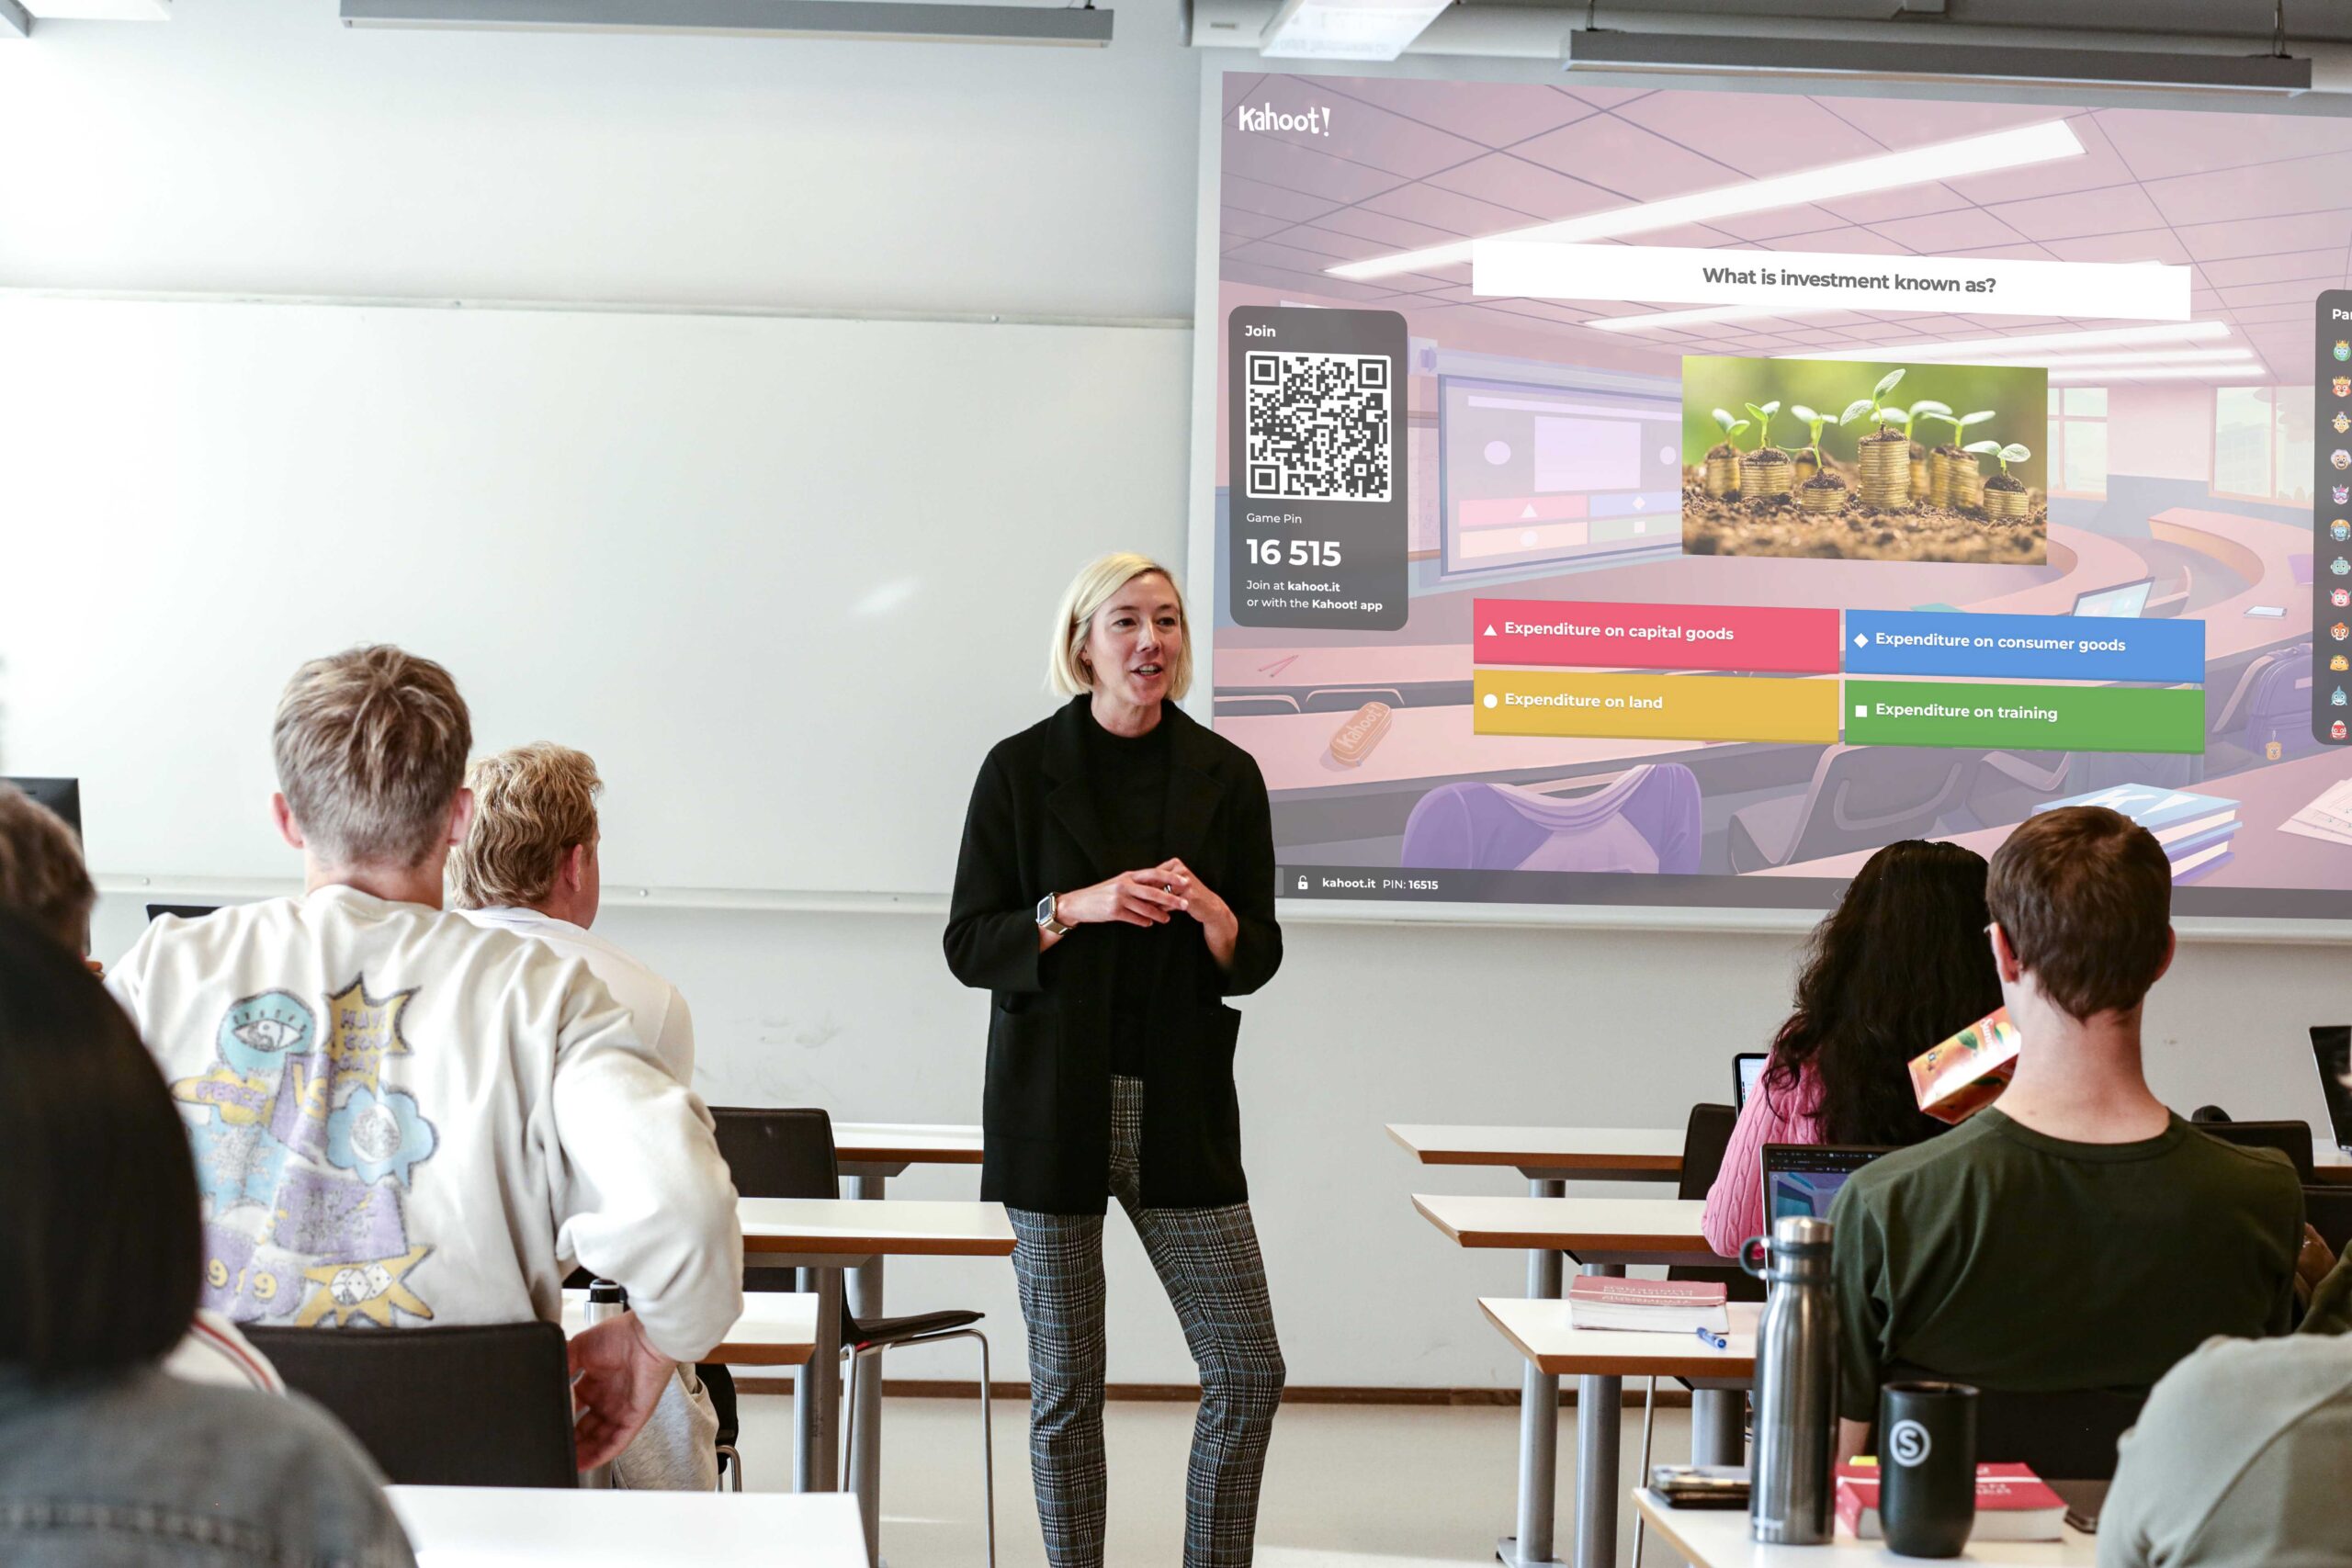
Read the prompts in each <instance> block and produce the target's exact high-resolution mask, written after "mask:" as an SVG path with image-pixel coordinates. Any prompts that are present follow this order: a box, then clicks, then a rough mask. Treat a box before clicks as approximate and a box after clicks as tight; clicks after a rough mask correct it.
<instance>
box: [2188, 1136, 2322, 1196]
mask: <svg viewBox="0 0 2352 1568" xmlns="http://www.w3.org/2000/svg"><path fill="white" fill-rule="evenodd" d="M2197 1130H2198V1131H2199V1132H2200V1133H2203V1134H2206V1135H2207V1136H2209V1137H2214V1138H2219V1139H2221V1140H2222V1142H2223V1143H2229V1144H2242V1145H2245V1146H2246V1147H2248V1148H2255V1149H2277V1150H2278V1152H2279V1153H2280V1154H2282V1155H2285V1156H2287V1157H2288V1158H2289V1159H2290V1160H2292V1161H2294V1162H2295V1175H2296V1176H2297V1177H2298V1178H2299V1179H2301V1180H2303V1181H2305V1182H2308V1181H2310V1180H2311V1179H2312V1169H2313V1167H2312V1125H2311V1123H2310V1122H2198V1123H2197Z"/></svg>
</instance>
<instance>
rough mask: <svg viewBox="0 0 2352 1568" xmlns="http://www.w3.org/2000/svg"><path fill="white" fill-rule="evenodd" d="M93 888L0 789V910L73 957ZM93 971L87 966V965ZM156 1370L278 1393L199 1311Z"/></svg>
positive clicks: (230, 1335)
mask: <svg viewBox="0 0 2352 1568" xmlns="http://www.w3.org/2000/svg"><path fill="white" fill-rule="evenodd" d="M97 901H98V890H97V889H96V887H94V886H91V885H90V874H89V872H88V870H87V869H86V868H85V867H84V865H83V864H82V846H81V845H79V844H77V843H75V842H74V829H71V828H69V827H67V826H66V825H65V821H64V818H61V817H59V816H58V815H57V814H56V813H55V812H53V811H51V810H50V809H49V808H48V807H44V806H42V805H40V804H39V803H38V802H36V801H34V800H32V799H31V798H30V797H28V795H25V793H24V792H23V791H21V790H19V789H17V787H16V786H15V785H14V784H6V783H0V909H10V910H14V911H15V912H16V913H17V914H18V915H20V916H23V917H24V918H25V919H28V920H30V921H31V922H32V923H33V925H34V926H35V928H37V929H38V930H40V931H45V932H47V933H48V934H49V935H50V936H51V937H52V938H54V939H55V940H56V942H58V944H59V945H60V946H62V947H63V948H64V949H65V950H66V951H67V952H69V953H74V954H75V955H77V956H78V955H79V954H80V953H82V952H83V950H84V949H85V947H87V946H88V945H89V931H90V909H91V908H92V906H94V905H95V904H96V903H97ZM93 967H95V965H93ZM164 1371H167V1372H169V1373H171V1374H172V1375H173V1376H174V1377H180V1378H187V1379H190V1380H192V1381H194V1382H217V1383H222V1384H226V1385H227V1386H229V1387H232V1388H257V1389H260V1390H261V1391H262V1392H263V1393H284V1392H285V1391H286V1385H285V1384H284V1383H282V1382H279V1381H278V1378H277V1369H276V1368H275V1367H272V1366H271V1365H270V1364H269V1361H268V1359H267V1358H266V1357H265V1356H263V1355H262V1353H261V1352H260V1351H258V1350H256V1349H254V1348H253V1346H252V1345H251V1344H249V1343H247V1342H246V1339H245V1337H244V1336H243V1335H242V1334H240V1333H238V1332H237V1325H235V1324H233V1323H231V1322H230V1321H229V1320H228V1319H227V1318H225V1317H222V1316H221V1315H220V1314H219V1313H217V1312H211V1311H199V1312H198V1314H196V1321H195V1322H193V1323H192V1324H190V1325H188V1331H187V1335H186V1336H185V1337H182V1338H181V1340H180V1342H179V1345H178V1347H177V1348H175V1349H174V1350H173V1351H172V1353H171V1354H170V1355H169V1356H167V1357H165V1358H164Z"/></svg>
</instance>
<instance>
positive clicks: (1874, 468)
mask: <svg viewBox="0 0 2352 1568" xmlns="http://www.w3.org/2000/svg"><path fill="white" fill-rule="evenodd" d="M1861 455H1862V456H1861V469H1862V504H1863V505H1865V506H1875V507H1878V508H1879V509H1880V510H1882V511H1886V512H1892V511H1894V510H1895V509H1896V508H1898V507H1904V506H1908V505H1910V504H1911V444H1910V443H1909V442H1908V441H1905V439H1904V438H1903V433H1902V432H1901V431H1899V430H1881V431H1878V432H1876V433H1874V434H1870V435H1865V436H1863V437H1862V442H1861Z"/></svg>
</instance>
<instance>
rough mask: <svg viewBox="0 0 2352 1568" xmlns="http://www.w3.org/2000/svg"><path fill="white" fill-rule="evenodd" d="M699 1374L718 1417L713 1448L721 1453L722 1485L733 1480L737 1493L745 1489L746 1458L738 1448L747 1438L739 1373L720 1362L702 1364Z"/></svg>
mask: <svg viewBox="0 0 2352 1568" xmlns="http://www.w3.org/2000/svg"><path fill="white" fill-rule="evenodd" d="M695 1376H696V1377H698V1378H700V1379H701V1380H702V1388H703V1392H704V1393H707V1394H708V1395H710V1409H711V1414H713V1415H714V1416H718V1437H717V1438H713V1439H712V1446H713V1447H714V1448H716V1449H717V1450H718V1484H719V1485H720V1486H721V1487H725V1486H726V1485H727V1484H728V1483H729V1482H730V1481H731V1482H732V1483H734V1487H735V1490H736V1491H738V1492H741V1490H743V1456H742V1455H741V1454H739V1453H738V1452H736V1451H735V1445H736V1444H737V1443H739V1442H741V1440H742V1437H743V1405H742V1401H741V1400H740V1399H739V1398H737V1397H736V1393H735V1374H734V1373H733V1372H731V1371H728V1370H727V1368H726V1367H725V1366H723V1365H721V1364H720V1363H719V1362H717V1361H699V1362H696V1363H695Z"/></svg>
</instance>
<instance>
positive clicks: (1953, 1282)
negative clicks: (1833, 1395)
mask: <svg viewBox="0 0 2352 1568" xmlns="http://www.w3.org/2000/svg"><path fill="white" fill-rule="evenodd" d="M1829 1218H1830V1223H1831V1224H1833V1225H1834V1226H1835V1227H1836V1232H1835V1240H1834V1255H1833V1262H1832V1269H1833V1271H1834V1273H1835V1275H1836V1278H1837V1281H1838V1314H1839V1321H1840V1324H1841V1331H1840V1339H1839V1347H1838V1355H1839V1367H1838V1385H1839V1389H1838V1411H1839V1414H1840V1415H1842V1416H1845V1417H1846V1418H1847V1419H1848V1420H1850V1421H1868V1420H1871V1418H1873V1417H1874V1416H1876V1415H1877V1413H1878V1386H1879V1382H1880V1379H1881V1371H1882V1369H1883V1368H1885V1367H1888V1366H1891V1365H1895V1364H1898V1363H1900V1364H1902V1365H1905V1366H1908V1367H1915V1368H1924V1369H1926V1370H1927V1371H1932V1372H1935V1373H1938V1374H1939V1375H1942V1376H1945V1377H1950V1378H1955V1379H1958V1380H1959V1381H1961V1382H1970V1383H1974V1384H1976V1385H1977V1386H1979V1387H1981V1388H1991V1389H1998V1390H2001V1391H2003V1392H2005V1393H2041V1392H2048V1391H2052V1390H2061V1389H2078V1388H2146V1387H2148V1386H2149V1385H2151V1384H2153V1383H2154V1382H2155V1381H2156V1380H2157V1379H2158V1378H2160V1377H2162V1376H2164V1374H2165V1372H2166V1371H2170V1370H2171V1368H2172V1366H2173V1363H2175V1362H2176V1361H2178V1360H2179V1359H2181V1358H2182V1357H2184V1356H2186V1355H2188V1353H2189V1352H2190V1351H2192V1350H2194V1349H2196V1348H2197V1347H2198V1346H2199V1344H2201V1343H2203V1342H2204V1341H2205V1340H2206V1339H2207V1338H2209V1337H2211V1336H2213V1335H2216V1334H2226V1335H2231V1336H2233V1337H2240V1338H2254V1337H2261V1336H2264V1335H2270V1334H2283V1333H2285V1332H2286V1331H2287V1326H2288V1320H2289V1315H2290V1311H2291V1309H2292V1305H2293V1302H2294V1280H2295V1254H2296V1251H2297V1250H2298V1247H2299V1246H2300V1244H2301V1239H2302V1224H2303V1194H2302V1189H2301V1186H2300V1185H2299V1184H2298V1182H2297V1180H2296V1178H2295V1170H2294V1167H2293V1166H2292V1165H2290V1163H2288V1160H2287V1156H2284V1155H2282V1154H2279V1153H2278V1151H2276V1150H2274V1149H2248V1148H2241V1147H2239V1146H2238V1145H2234V1144H2225V1143H2222V1141H2221V1140H2219V1139H2218V1138H2210V1137H2207V1136H2206V1135H2205V1134H2202V1133H2199V1132H2198V1131H2196V1130H2195V1129H2194V1128H2192V1127H2190V1126H2189V1124H2188V1122H2183V1121H2182V1120H2181V1119H2180V1118H2179V1117H2177V1116H2176V1117H2174V1118H2173V1119H2172V1125H2170V1126H2169V1127H2167V1128H2165V1131H2164V1132H2163V1133H2161V1134H2157V1135H2156V1136H2155V1137H2153V1138H2149V1139H2146V1140H2144V1141H2143V1142H2140V1143H2135V1144H2071V1143H2066V1142H2064V1141H2063V1140H2061V1139H2057V1138H2049V1137H2044V1136H2043V1135H2042V1134H2039V1133H2035V1132H2030V1131H2029V1130H2028V1129H2026V1128H2024V1127H2021V1126H2019V1125H2018V1123H2016V1122H2012V1121H2010V1120H2009V1119H2008V1118H2007V1116H2004V1115H2002V1114H2001V1112H2000V1111H1997V1110H1991V1111H1979V1112H1978V1113H1977V1114H1976V1115H1975V1116H1973V1117H1972V1118H1970V1119H1969V1120H1968V1121H1967V1122H1963V1123H1962V1125H1960V1126H1959V1127H1957V1128H1954V1129H1953V1130H1952V1131H1951V1132H1950V1133H1947V1134H1944V1135H1943V1136H1941V1137H1939V1138H1936V1139H1933V1140H1931V1141H1929V1142H1928V1143H1925V1144H1920V1145H1916V1146H1914V1147H1912V1148H1907V1149H1899V1150H1897V1151H1896V1152H1894V1154H1891V1155H1888V1156H1884V1157H1883V1158H1882V1159H1879V1160H1876V1161H1873V1162H1872V1163H1871V1165H1869V1166H1867V1167H1865V1168H1863V1169H1862V1170H1860V1172H1858V1173H1857V1174H1856V1175H1855V1177H1854V1179H1852V1180H1850V1181H1849V1182H1847V1183H1846V1186H1845V1188H1844V1190H1842V1191H1840V1192H1839V1193H1838V1201H1836V1202H1835V1203H1834V1204H1832V1205H1831V1207H1830V1211H1829Z"/></svg>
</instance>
